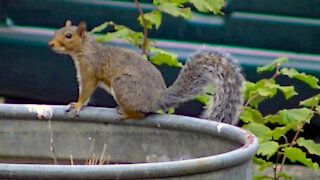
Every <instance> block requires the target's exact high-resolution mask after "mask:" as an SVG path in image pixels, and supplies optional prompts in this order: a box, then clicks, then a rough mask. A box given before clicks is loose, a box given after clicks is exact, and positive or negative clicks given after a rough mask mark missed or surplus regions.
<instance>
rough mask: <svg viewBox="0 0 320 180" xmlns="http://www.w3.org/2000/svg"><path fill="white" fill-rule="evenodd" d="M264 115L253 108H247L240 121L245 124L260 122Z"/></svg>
mask: <svg viewBox="0 0 320 180" xmlns="http://www.w3.org/2000/svg"><path fill="white" fill-rule="evenodd" d="M262 118H263V117H262V114H261V113H260V112H259V111H258V110H257V109H253V108H251V107H249V106H248V107H245V109H244V111H243V113H242V114H241V115H240V119H241V120H242V121H243V122H245V123H249V122H259V121H261V120H262Z"/></svg>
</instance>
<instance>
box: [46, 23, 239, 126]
mask: <svg viewBox="0 0 320 180" xmlns="http://www.w3.org/2000/svg"><path fill="white" fill-rule="evenodd" d="M48 45H49V47H50V48H51V49H52V50H53V51H54V52H56V53H59V54H68V55H70V56H71V57H72V59H73V61H74V64H75V67H76V74H77V80H78V83H79V97H78V101H77V102H72V103H70V104H69V108H68V110H67V111H68V112H72V113H74V114H78V113H79V111H80V110H81V109H82V107H83V106H84V105H86V103H87V102H88V100H89V99H90V96H91V95H92V94H93V92H94V90H95V89H96V88H97V87H100V88H102V89H104V90H106V91H107V92H108V93H109V94H111V95H112V96H113V98H114V100H115V101H116V103H117V105H118V107H117V109H118V113H119V114H121V115H122V117H123V118H124V119H126V118H135V119H137V118H138V119H139V118H143V117H144V116H145V115H146V114H149V113H156V112H157V111H158V110H163V111H167V110H168V109H170V108H172V107H176V106H177V105H178V104H179V103H183V102H186V101H189V100H192V99H194V98H195V97H196V96H199V95H202V94H204V93H206V90H208V87H210V86H212V85H214V86H215V94H214V95H213V97H212V98H211V100H210V101H209V104H208V105H207V108H206V109H205V111H204V112H203V113H202V115H201V118H204V119H210V120H215V121H220V122H225V123H229V124H236V123H237V121H238V116H239V114H240V111H241V108H242V104H243V97H242V87H243V82H244V77H243V75H242V73H241V70H240V67H239V66H238V65H237V64H236V63H235V62H234V60H233V59H232V58H231V57H229V56H228V55H226V54H224V53H221V52H218V51H208V50H199V51H197V52H196V53H194V54H193V55H191V56H190V57H189V59H188V61H187V63H186V64H185V65H184V67H183V68H182V69H181V71H180V73H179V75H178V77H177V79H176V80H175V82H174V83H173V85H171V86H170V87H167V86H166V84H165V81H164V79H163V77H162V75H161V73H160V71H159V70H158V69H157V68H156V67H155V66H154V65H153V64H152V63H151V62H149V61H147V60H144V59H143V57H142V56H141V55H140V54H138V53H136V52H134V51H131V50H127V49H124V48H120V47H113V46H105V45H102V44H100V43H97V42H96V40H95V38H94V37H93V36H91V35H89V34H88V33H87V31H86V23H85V22H84V21H82V22H80V23H79V24H78V26H73V25H71V21H70V20H67V21H66V23H65V26H64V27H62V28H60V29H58V30H56V32H55V35H54V37H53V39H52V40H50V41H49V43H48Z"/></svg>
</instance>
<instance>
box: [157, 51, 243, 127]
mask: <svg viewBox="0 0 320 180" xmlns="http://www.w3.org/2000/svg"><path fill="white" fill-rule="evenodd" d="M243 82H244V77H243V75H242V74H241V71H240V68H239V67H238V65H237V64H235V62H233V60H232V59H231V57H229V56H228V55H225V54H223V53H220V52H217V51H204V50H201V51H198V52H197V53H195V54H194V55H192V56H191V57H190V58H189V60H188V62H187V63H186V65H185V67H184V68H183V69H182V70H181V72H180V74H179V76H178V78H177V79H176V81H175V82H174V83H173V85H172V86H170V87H169V88H168V89H167V90H166V91H165V92H164V93H163V94H162V95H161V97H159V99H160V108H161V109H164V110H166V109H168V108H170V107H174V106H176V105H177V104H179V103H181V102H186V101H189V100H191V99H194V98H195V97H196V96H199V95H202V94H204V93H206V91H207V90H208V88H209V87H210V86H212V85H213V86H214V87H215V88H214V89H215V94H214V96H213V97H212V99H211V100H210V102H209V104H208V106H207V108H206V110H205V111H204V112H203V114H202V118H205V119H211V120H215V121H221V122H226V123H230V124H231V123H233V124H235V123H237V121H238V116H239V113H240V110H241V107H242V103H243V97H242V92H241V91H242V86H243Z"/></svg>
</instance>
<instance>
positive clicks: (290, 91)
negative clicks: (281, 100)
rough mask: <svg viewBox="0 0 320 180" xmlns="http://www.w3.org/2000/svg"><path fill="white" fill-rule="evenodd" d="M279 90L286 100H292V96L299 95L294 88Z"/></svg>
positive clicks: (280, 87) (287, 87)
mask: <svg viewBox="0 0 320 180" xmlns="http://www.w3.org/2000/svg"><path fill="white" fill-rule="evenodd" d="M278 89H279V90H280V91H281V92H282V93H283V95H284V96H285V98H286V100H288V99H290V98H291V97H292V96H295V95H297V94H298V93H297V92H296V91H295V90H294V86H279V87H278Z"/></svg>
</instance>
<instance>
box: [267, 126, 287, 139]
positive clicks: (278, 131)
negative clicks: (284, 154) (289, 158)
mask: <svg viewBox="0 0 320 180" xmlns="http://www.w3.org/2000/svg"><path fill="white" fill-rule="evenodd" d="M290 129H291V128H290V126H282V127H276V128H274V129H273V130H272V132H271V136H272V138H273V139H274V140H279V139H280V138H281V136H283V135H285V134H286V133H287V132H288V131H289V130H290Z"/></svg>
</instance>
